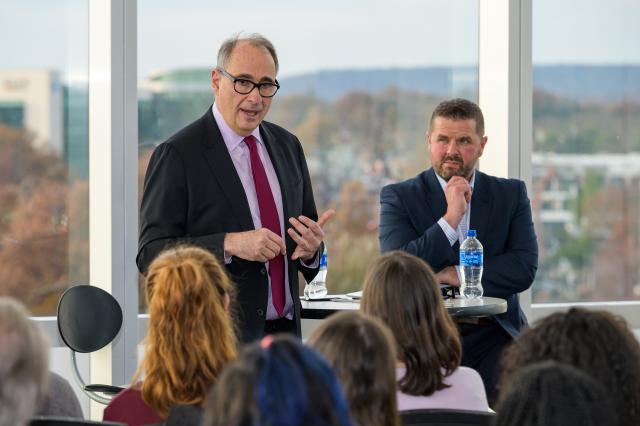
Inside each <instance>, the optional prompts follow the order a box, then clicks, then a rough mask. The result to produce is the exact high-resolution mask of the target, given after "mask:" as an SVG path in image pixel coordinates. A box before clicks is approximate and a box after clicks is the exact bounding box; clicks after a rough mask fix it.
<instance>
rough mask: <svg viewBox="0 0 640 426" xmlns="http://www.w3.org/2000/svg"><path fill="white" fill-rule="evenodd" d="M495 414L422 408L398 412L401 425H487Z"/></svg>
mask: <svg viewBox="0 0 640 426" xmlns="http://www.w3.org/2000/svg"><path fill="white" fill-rule="evenodd" d="M494 416H495V414H494V413H489V412H486V411H465V410H449V409H435V408H433V409H424V410H408V411H401V412H400V423H402V426H489V425H491V422H492V420H493V417H494Z"/></svg>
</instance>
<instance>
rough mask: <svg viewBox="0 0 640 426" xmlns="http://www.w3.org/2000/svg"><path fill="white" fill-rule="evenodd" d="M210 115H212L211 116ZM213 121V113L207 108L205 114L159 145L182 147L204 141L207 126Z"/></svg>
mask: <svg viewBox="0 0 640 426" xmlns="http://www.w3.org/2000/svg"><path fill="white" fill-rule="evenodd" d="M209 115H211V117H209ZM212 122H213V123H215V120H214V119H213V114H212V113H211V111H209V110H207V111H206V112H205V113H204V115H203V116H201V117H200V118H198V119H197V120H194V121H192V122H191V123H189V124H187V125H186V126H184V127H183V128H182V129H180V130H178V131H177V132H175V133H174V134H173V135H171V136H169V138H167V140H166V141H165V142H163V143H162V144H160V145H159V146H162V145H165V146H166V145H168V146H172V147H174V148H177V149H181V148H184V147H187V146H191V145H194V144H198V145H199V144H201V142H202V138H203V137H204V134H205V132H206V129H207V126H209V125H211V124H212Z"/></svg>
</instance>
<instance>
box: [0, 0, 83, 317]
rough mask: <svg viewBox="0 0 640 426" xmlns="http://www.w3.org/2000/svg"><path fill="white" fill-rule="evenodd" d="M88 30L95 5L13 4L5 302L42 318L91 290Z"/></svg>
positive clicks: (4, 184)
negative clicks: (80, 288) (63, 298)
mask: <svg viewBox="0 0 640 426" xmlns="http://www.w3.org/2000/svg"><path fill="white" fill-rule="evenodd" d="M44 11H46V13H45V12H44ZM87 26H88V2H87V1H71V0H68V1H60V2H56V4H55V7H51V5H50V4H49V2H46V1H28V2H25V1H16V0H8V1H5V2H3V6H2V15H1V17H0V39H2V40H3V48H2V55H1V57H0V283H1V284H0V294H2V295H9V296H13V297H16V298H18V299H19V300H21V301H22V302H23V303H25V304H26V306H27V307H28V308H29V309H30V310H31V312H32V313H33V314H34V315H39V316H40V315H54V314H55V310H56V306H57V302H58V298H59V296H60V294H61V293H62V291H64V289H65V288H67V287H68V286H69V285H70V284H72V283H87V282H88V281H89V235H88V234H89V213H88V211H89V208H88V207H89V196H88V193H89V192H88V188H89V186H88V140H87V139H88V136H87V135H88V118H87V117H88V94H87V93H88V92H87V75H88V70H87V58H88V50H87V42H88V33H87Z"/></svg>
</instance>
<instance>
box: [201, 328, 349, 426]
mask: <svg viewBox="0 0 640 426" xmlns="http://www.w3.org/2000/svg"><path fill="white" fill-rule="evenodd" d="M350 424H351V422H350V419H349V410H348V408H347V403H346V401H345V399H344V395H343V393H342V390H341V388H340V384H339V383H338V380H337V379H336V376H335V374H334V373H333V371H332V370H331V367H330V366H329V365H328V364H327V362H326V361H325V360H324V359H323V358H322V357H321V356H320V355H318V354H317V353H316V352H314V351H313V350H311V349H309V348H307V347H305V346H303V345H302V344H301V343H300V342H298V341H297V340H295V339H294V338H292V337H289V336H285V335H282V336H276V337H272V336H267V337H265V338H264V339H263V340H262V342H259V343H255V344H253V345H251V346H249V347H248V348H247V349H246V350H245V351H244V352H243V354H242V355H241V356H240V358H239V359H238V360H237V361H236V362H234V363H232V364H231V365H230V366H229V367H227V369H225V371H224V372H223V374H222V376H221V377H220V380H219V381H218V382H217V383H216V385H215V386H214V388H213V390H212V392H211V394H210V396H209V399H208V401H207V406H206V410H205V422H204V425H206V426H245V425H246V426H248V425H251V426H267V425H279V426H325V425H326V426H333V425H336V426H346V425H350Z"/></svg>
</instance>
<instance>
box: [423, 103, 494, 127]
mask: <svg viewBox="0 0 640 426" xmlns="http://www.w3.org/2000/svg"><path fill="white" fill-rule="evenodd" d="M437 117H443V118H448V119H450V120H475V122H476V133H477V134H478V136H480V137H483V136H484V116H483V115H482V110H481V109H480V107H479V106H478V105H476V104H475V103H473V102H471V101H469V100H467V99H462V98H455V99H450V100H448V101H443V102H440V103H439V104H438V106H437V107H436V109H434V110H433V113H432V114H431V120H430V121H429V128H430V129H432V128H433V121H434V120H435V119H436V118H437Z"/></svg>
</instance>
